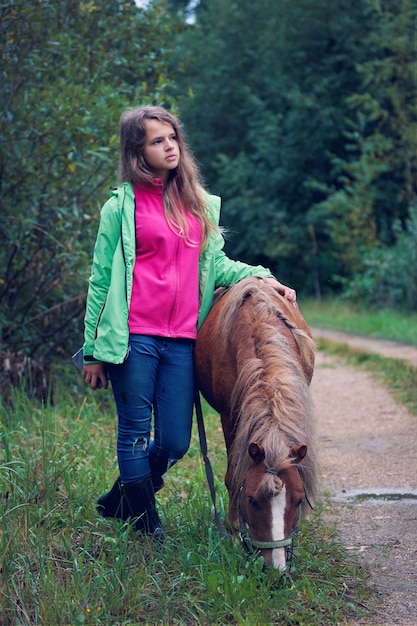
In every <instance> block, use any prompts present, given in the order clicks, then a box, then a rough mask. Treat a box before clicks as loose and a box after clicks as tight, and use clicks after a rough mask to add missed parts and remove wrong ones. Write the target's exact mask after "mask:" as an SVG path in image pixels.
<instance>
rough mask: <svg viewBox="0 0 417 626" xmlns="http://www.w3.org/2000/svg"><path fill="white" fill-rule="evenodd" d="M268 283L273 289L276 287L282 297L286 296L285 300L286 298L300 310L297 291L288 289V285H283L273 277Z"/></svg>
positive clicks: (268, 279)
mask: <svg viewBox="0 0 417 626" xmlns="http://www.w3.org/2000/svg"><path fill="white" fill-rule="evenodd" d="M266 282H267V283H268V284H269V285H272V287H274V288H275V289H276V290H277V291H278V293H280V294H281V296H284V298H286V299H287V300H288V302H291V304H292V305H293V306H295V307H296V308H298V307H297V292H296V291H295V289H291V287H287V286H286V285H283V284H282V283H280V282H279V281H278V280H276V279H275V278H272V277H270V278H267V279H266Z"/></svg>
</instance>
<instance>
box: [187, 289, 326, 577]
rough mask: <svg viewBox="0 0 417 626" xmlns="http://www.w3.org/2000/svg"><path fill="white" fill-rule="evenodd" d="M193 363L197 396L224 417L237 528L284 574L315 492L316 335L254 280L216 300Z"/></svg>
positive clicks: (232, 520)
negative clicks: (301, 517) (313, 387)
mask: <svg viewBox="0 0 417 626" xmlns="http://www.w3.org/2000/svg"><path fill="white" fill-rule="evenodd" d="M195 359H196V372H197V382H198V385H199V388H200V390H201V392H202V393H203V395H204V397H205V398H206V400H207V401H208V402H209V404H211V406H212V407H213V408H214V409H215V410H216V411H218V412H219V413H220V416H221V421H222V427H223V433H224V438H225V442H226V449H227V472H226V477H225V483H226V486H227V489H228V491H229V522H230V525H231V527H232V528H233V529H236V530H238V531H239V532H240V535H241V538H242V539H243V540H244V543H246V544H248V543H251V544H252V546H253V547H255V548H257V549H259V550H260V552H261V554H262V556H263V558H264V564H265V566H269V565H273V566H274V567H278V568H279V569H280V570H284V569H285V568H286V561H287V556H288V553H289V546H290V545H291V543H292V533H293V531H294V529H295V527H296V524H297V521H298V517H299V513H300V509H303V510H304V509H305V505H306V502H308V504H310V498H313V496H314V492H315V485H316V472H315V469H316V460H315V453H314V411H313V406H312V401H311V396H310V390H309V383H310V381H311V377H312V374H313V367H314V344H313V340H312V338H311V332H310V329H309V328H308V326H307V324H306V323H305V321H304V319H303V318H302V316H301V314H300V312H299V310H298V308H297V307H295V306H293V305H292V304H290V303H289V302H288V301H287V300H286V299H285V298H283V297H282V296H280V295H279V293H278V292H277V291H276V290H275V289H274V287H272V286H271V285H269V284H267V283H266V282H265V281H263V280H262V279H259V278H248V279H245V280H242V281H241V282H240V283H238V284H237V285H234V286H233V287H231V288H229V289H220V290H218V291H217V292H216V298H215V302H214V305H213V307H212V309H211V311H210V313H209V315H208V317H207V319H206V321H205V322H204V324H203V326H202V327H201V329H200V330H199V333H198V337H197V342H196V349H195Z"/></svg>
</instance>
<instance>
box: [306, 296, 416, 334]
mask: <svg viewBox="0 0 417 626" xmlns="http://www.w3.org/2000/svg"><path fill="white" fill-rule="evenodd" d="M300 309H301V311H302V313H303V316H304V317H305V319H306V321H307V323H308V324H309V325H310V326H312V327H316V328H329V329H330V328H331V329H336V330H343V331H345V332H348V333H352V334H356V335H364V336H367V337H375V338H379V339H390V340H394V341H399V342H402V343H406V344H410V345H417V313H409V314H405V313H401V312H399V311H391V310H369V309H365V308H363V307H360V306H359V305H356V306H354V305H353V304H349V303H348V302H345V301H343V300H337V299H336V298H333V299H331V300H330V299H328V300H323V301H320V300H304V301H301V302H300Z"/></svg>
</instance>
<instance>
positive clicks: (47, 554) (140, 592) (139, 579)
mask: <svg viewBox="0 0 417 626" xmlns="http://www.w3.org/2000/svg"><path fill="white" fill-rule="evenodd" d="M64 380H67V383H66V384H64V383H63V381H64ZM60 381H61V382H59V381H57V388H56V392H55V397H56V398H57V400H56V404H55V405H54V406H48V407H44V408H43V407H41V406H39V405H37V404H34V403H33V401H29V400H28V399H27V398H26V397H25V396H24V395H23V394H22V393H20V392H16V394H15V396H14V398H13V402H12V403H11V404H8V405H2V408H1V413H0V419H1V448H0V453H1V461H0V491H1V497H2V500H1V506H2V509H1V515H2V527H1V535H0V546H1V574H0V577H1V592H0V623H1V624H2V625H6V624H28V625H29V624H47V625H51V626H57V625H61V624H65V625H66V624H71V625H73V624H74V625H77V624H80V625H82V624H107V625H108V624H112V625H115V624H126V625H128V624H338V623H345V622H346V621H347V620H349V619H350V618H356V617H357V615H358V614H360V609H359V608H358V607H359V605H360V601H361V600H363V599H364V597H365V595H366V593H367V591H366V583H365V579H366V573H365V572H364V571H363V570H361V569H358V568H357V567H356V566H355V564H354V563H353V562H352V561H351V560H350V557H349V555H347V553H346V552H345V551H344V549H343V548H342V546H341V545H339V544H338V542H337V541H336V528H335V526H334V525H332V524H330V525H329V522H328V521H326V523H325V522H324V521H323V511H324V512H326V520H328V514H329V509H330V504H329V503H326V502H322V503H320V504H319V506H318V507H317V509H316V510H315V512H314V514H313V515H312V517H311V519H310V520H309V521H308V522H306V523H305V524H304V525H303V526H302V527H301V529H300V532H299V533H298V535H297V539H296V543H297V549H298V552H299V556H297V557H296V559H295V569H294V570H293V571H292V573H291V576H289V577H286V578H284V579H282V580H281V579H280V576H279V574H278V572H276V571H270V572H268V573H266V574H265V573H262V569H261V563H260V561H259V560H256V559H255V558H253V557H251V558H249V559H248V558H246V556H245V554H244V551H243V549H242V546H241V545H240V543H239V542H238V541H237V540H235V539H234V540H225V539H222V537H221V536H220V534H219V533H218V532H217V531H216V530H215V527H214V525H213V521H212V514H211V502H210V498H209V492H208V488H207V485H206V479H205V474H204V468H203V463H202V460H201V455H200V452H199V444H198V439H197V434H196V432H193V440H192V445H191V448H190V451H189V453H188V454H187V456H186V458H185V459H183V460H182V462H180V463H178V464H177V465H176V466H175V467H174V468H172V470H171V471H170V473H169V475H168V477H167V480H166V487H165V488H164V489H163V490H162V491H161V492H160V494H158V507H159V511H160V515H161V517H162V519H163V522H164V526H165V527H166V530H167V538H166V540H165V542H164V543H163V544H162V545H154V544H152V542H151V541H150V540H149V539H148V538H140V537H138V536H137V535H136V533H135V532H134V530H133V529H132V528H131V527H130V526H129V525H128V524H127V523H122V522H117V521H115V520H105V519H103V518H101V517H100V516H98V514H97V513H96V510H95V501H96V499H97V497H98V495H99V494H101V493H103V491H105V490H106V489H108V488H109V487H110V486H111V484H112V482H113V480H114V478H115V476H116V475H117V465H116V459H115V433H116V421H115V415H114V409H113V403H112V401H111V400H110V393H109V392H107V393H106V392H104V391H100V392H96V393H95V394H93V393H91V392H90V391H87V392H86V390H85V389H84V388H80V387H78V386H77V385H76V384H75V383H74V382H68V381H69V379H68V377H67V374H66V373H62V375H61V376H60ZM205 413H206V428H207V432H208V440H209V445H210V452H209V454H210V459H211V462H212V464H213V468H214V472H215V475H216V488H217V494H218V504H219V511H220V515H221V517H222V518H223V519H224V518H225V517H226V509H227V493H226V490H225V487H224V484H223V474H224V471H225V463H226V459H225V451H224V444H223V438H222V432H221V428H220V422H219V418H218V416H217V415H215V414H214V413H213V412H212V411H210V410H209V409H208V407H205Z"/></svg>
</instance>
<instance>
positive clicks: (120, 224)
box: [84, 183, 272, 363]
mask: <svg viewBox="0 0 417 626" xmlns="http://www.w3.org/2000/svg"><path fill="white" fill-rule="evenodd" d="M207 206H208V211H209V217H210V219H211V220H212V222H213V223H214V224H215V225H216V226H218V225H219V218H220V198H219V197H218V196H211V195H208V194H207ZM135 237H136V232H135V198H134V192H133V186H132V185H131V184H130V183H124V184H123V185H121V186H120V187H118V188H116V189H113V190H112V192H111V194H110V198H109V200H108V201H107V202H106V203H105V204H104V206H103V208H102V210H101V216H100V225H99V229H98V234H97V240H96V244H95V248H94V256H93V263H92V268H91V275H90V279H89V287H88V294H87V307H86V314H85V320H84V323H85V333H84V361H85V362H86V363H88V362H91V361H92V360H97V361H103V362H106V363H123V361H124V359H125V357H126V354H127V351H128V341H129V329H128V313H129V306H130V298H131V294H132V277H133V268H134V263H135V254H136V240H135ZM223 247H224V239H223V237H222V235H221V233H220V232H217V234H210V236H209V241H208V245H207V247H206V249H205V250H204V251H203V252H202V253H201V255H200V262H199V284H200V311H199V318H198V327H200V326H201V324H202V323H203V321H204V320H205V318H206V316H207V314H208V312H209V310H210V307H211V305H212V302H213V293H214V290H215V289H216V288H217V287H220V286H228V285H233V284H234V283H237V282H239V281H240V280H242V279H243V278H247V277H248V276H264V277H266V276H271V275H272V274H271V272H270V271H269V270H268V269H266V268H264V267H262V266H261V265H258V266H252V265H247V264H246V263H242V262H240V261H232V260H231V259H229V258H228V257H227V256H226V254H225V252H224V250H223Z"/></svg>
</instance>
